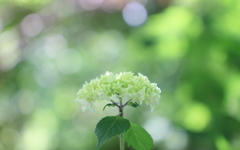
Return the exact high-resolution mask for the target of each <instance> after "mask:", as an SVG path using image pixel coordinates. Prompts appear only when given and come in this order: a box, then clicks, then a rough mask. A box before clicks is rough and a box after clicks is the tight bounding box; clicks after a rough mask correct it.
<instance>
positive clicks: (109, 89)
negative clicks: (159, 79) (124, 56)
mask: <svg viewBox="0 0 240 150" xmlns="http://www.w3.org/2000/svg"><path fill="white" fill-rule="evenodd" d="M160 93H161V90H160V88H158V87H157V84H156V83H150V81H149V80H148V78H147V77H146V76H144V75H142V74H140V73H139V74H138V75H137V76H134V74H133V73H132V72H123V73H120V74H113V73H111V72H106V74H104V75H102V76H101V77H100V78H96V79H93V80H91V81H90V82H89V83H87V82H86V83H85V84H84V85H83V87H82V88H81V89H80V90H79V91H78V93H77V101H79V102H80V103H81V105H82V110H83V112H85V111H86V110H89V111H93V112H94V109H93V105H97V102H98V101H103V100H106V101H110V102H114V103H116V104H117V103H119V102H120V101H122V102H124V103H125V104H126V103H128V102H133V103H137V104H139V105H141V104H142V103H145V104H147V105H150V108H151V111H153V110H154V107H155V106H156V104H158V102H159V99H160Z"/></svg>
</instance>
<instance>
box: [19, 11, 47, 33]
mask: <svg viewBox="0 0 240 150" xmlns="http://www.w3.org/2000/svg"><path fill="white" fill-rule="evenodd" d="M43 27H44V23H43V20H42V18H41V16H40V15H38V14H30V15H27V16H26V17H25V18H24V19H23V20H22V22H21V29H22V32H23V33H24V34H25V35H27V36H29V37H32V36H35V35H37V34H39V33H40V32H41V31H42V30H43Z"/></svg>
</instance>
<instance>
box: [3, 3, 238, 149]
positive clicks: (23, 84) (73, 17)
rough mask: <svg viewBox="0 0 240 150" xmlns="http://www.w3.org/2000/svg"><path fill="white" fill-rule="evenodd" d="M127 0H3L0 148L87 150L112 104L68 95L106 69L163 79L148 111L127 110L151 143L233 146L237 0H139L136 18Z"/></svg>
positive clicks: (108, 145)
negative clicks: (126, 12)
mask: <svg viewBox="0 0 240 150" xmlns="http://www.w3.org/2000/svg"><path fill="white" fill-rule="evenodd" d="M130 1H131V0H125V1H122V0H104V1H103V0H102V1H101V0H95V1H93V0H91V2H92V3H91V4H92V5H90V3H87V0H66V1H65V0H1V1H0V150H89V149H94V147H95V145H96V142H97V140H96V138H95V136H94V133H93V130H94V127H95V125H96V123H97V122H98V121H99V120H100V119H101V118H102V117H104V116H106V115H116V114H117V110H116V108H111V107H109V108H106V110H105V111H102V108H103V107H104V105H106V104H107V102H106V103H103V104H101V105H100V106H99V107H97V109H96V111H97V113H91V112H88V113H82V112H81V108H80V106H79V104H78V103H77V102H76V101H74V99H75V95H76V93H77V91H78V89H79V88H80V87H81V86H82V84H83V83H84V82H85V81H89V80H90V79H92V78H95V77H97V76H99V75H100V74H103V73H105V72H106V71H111V72H114V73H119V72H122V71H132V72H134V73H138V72H140V73H142V74H144V75H146V76H148V77H149V80H150V81H151V82H156V83H157V84H158V86H159V87H160V88H161V90H162V95H161V103H160V104H159V105H158V106H157V108H156V109H155V111H154V112H153V113H150V112H149V110H148V107H145V106H141V107H138V108H135V109H133V108H130V107H129V108H130V109H129V108H126V109H125V111H126V113H125V114H126V117H127V118H128V119H129V120H131V121H132V122H135V123H138V124H141V125H142V126H143V127H145V129H146V130H147V131H148V132H149V133H150V134H151V135H152V137H153V139H154V141H155V150H200V149H204V150H239V149H240V115H239V114H240V21H239V19H238V18H239V14H240V1H239V0H212V1H208V0H201V1H200V0H171V1H170V0H151V1H147V0H139V2H140V3H142V4H143V5H144V6H145V8H146V10H147V12H148V18H147V21H146V22H145V23H144V24H142V25H140V26H135V27H133V26H130V25H128V23H127V22H126V20H124V19H123V17H122V11H121V10H122V9H123V8H125V7H124V6H125V5H126V4H127V3H128V2H130ZM93 4H94V5H93ZM133 19H134V18H133ZM118 146H119V145H118V139H117V138H115V139H112V140H111V141H110V142H107V143H106V144H104V145H103V148H102V149H103V150H104V149H118ZM128 150H131V148H128Z"/></svg>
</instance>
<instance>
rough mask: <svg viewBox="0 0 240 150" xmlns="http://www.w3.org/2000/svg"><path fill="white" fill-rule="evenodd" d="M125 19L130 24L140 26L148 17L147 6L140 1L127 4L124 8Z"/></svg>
mask: <svg viewBox="0 0 240 150" xmlns="http://www.w3.org/2000/svg"><path fill="white" fill-rule="evenodd" d="M122 13H123V19H124V20H125V22H126V23H127V24H128V25H130V26H139V25H141V24H143V23H144V22H145V21H146V19H147V11H146V9H145V7H144V6H143V5H142V4H141V3H138V2H132V3H129V4H127V5H126V6H125V7H124V8H123V12H122Z"/></svg>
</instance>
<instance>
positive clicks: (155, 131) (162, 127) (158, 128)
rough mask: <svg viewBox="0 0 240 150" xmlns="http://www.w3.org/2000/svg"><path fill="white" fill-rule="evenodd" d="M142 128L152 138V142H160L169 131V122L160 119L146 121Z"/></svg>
mask: <svg viewBox="0 0 240 150" xmlns="http://www.w3.org/2000/svg"><path fill="white" fill-rule="evenodd" d="M144 127H145V129H146V130H147V131H148V133H149V134H150V135H151V136H152V138H153V140H154V142H157V141H162V140H163V139H164V138H165V137H166V136H167V135H168V134H169V132H170V131H171V123H170V121H169V120H168V119H166V118H162V117H158V118H152V119H149V120H147V122H146V123H145V125H144Z"/></svg>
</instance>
